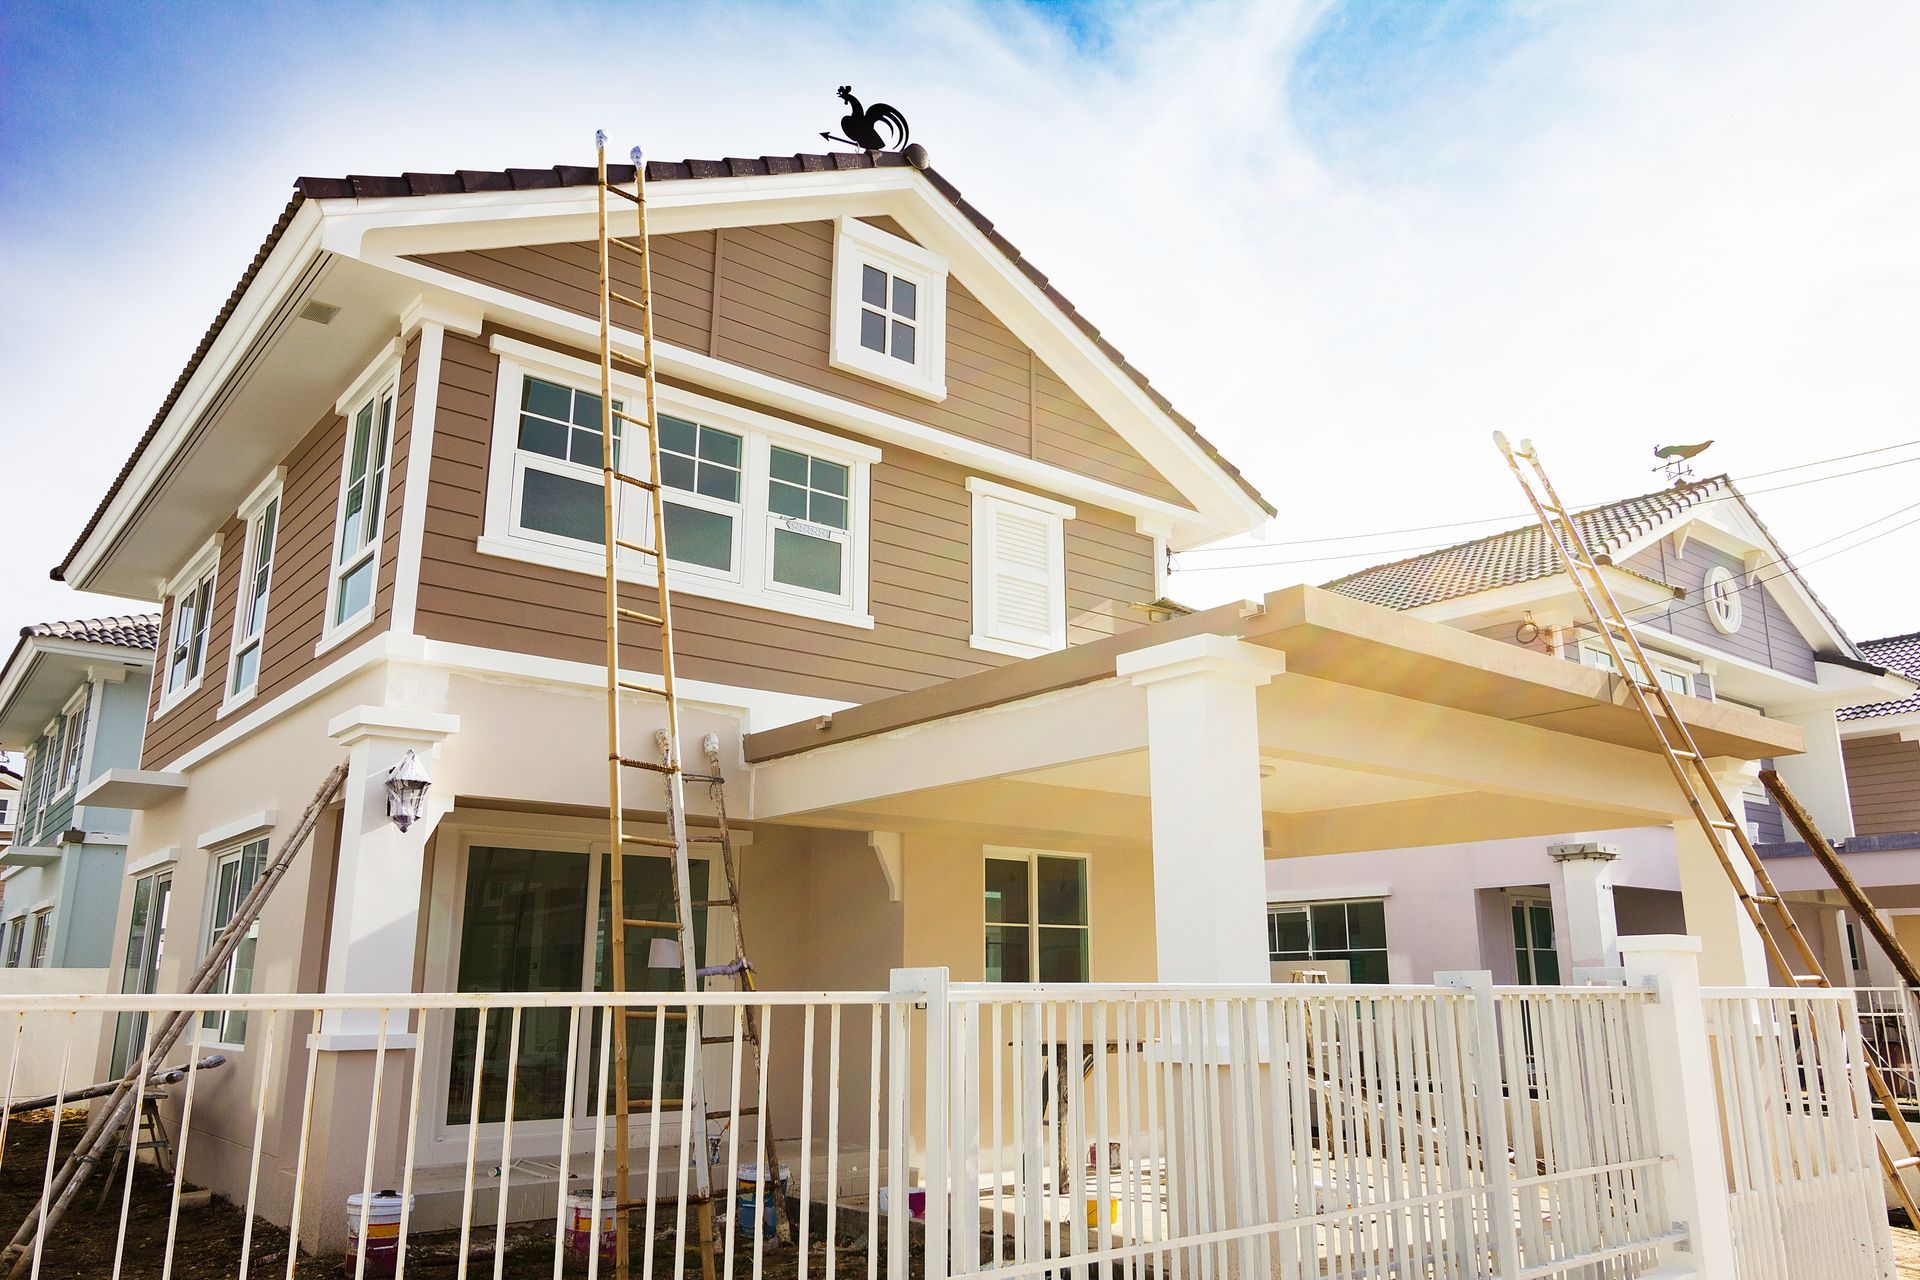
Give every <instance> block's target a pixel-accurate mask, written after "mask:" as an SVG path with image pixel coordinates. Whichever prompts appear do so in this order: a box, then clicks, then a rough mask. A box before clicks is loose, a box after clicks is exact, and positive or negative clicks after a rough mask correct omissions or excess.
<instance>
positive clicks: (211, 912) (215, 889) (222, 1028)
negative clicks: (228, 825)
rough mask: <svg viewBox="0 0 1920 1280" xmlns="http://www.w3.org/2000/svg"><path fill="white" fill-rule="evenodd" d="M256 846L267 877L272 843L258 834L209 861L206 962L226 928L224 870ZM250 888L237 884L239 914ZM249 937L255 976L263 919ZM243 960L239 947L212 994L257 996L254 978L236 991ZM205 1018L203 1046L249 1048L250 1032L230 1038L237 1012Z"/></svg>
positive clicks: (202, 942) (225, 848)
mask: <svg viewBox="0 0 1920 1280" xmlns="http://www.w3.org/2000/svg"><path fill="white" fill-rule="evenodd" d="M254 845H259V846H260V847H261V848H260V875H262V876H264V875H266V873H267V866H268V861H269V859H270V858H271V856H272V852H273V850H272V846H271V845H270V844H269V843H268V838H267V836H266V835H265V834H256V835H253V836H250V837H249V838H247V839H243V840H236V841H234V842H233V843H231V844H227V845H223V846H221V847H220V848H219V849H218V850H215V851H214V852H213V856H212V857H210V858H209V859H208V860H207V889H206V904H205V909H204V914H203V916H202V918H203V919H204V920H205V921H206V922H207V923H206V928H204V929H202V930H201V939H200V956H201V958H202V959H203V960H204V959H205V958H206V957H207V956H209V955H211V954H213V943H214V939H216V938H218V937H219V936H220V931H221V929H222V928H224V927H225V926H224V925H223V924H221V923H220V922H219V921H218V920H217V919H216V918H215V917H216V915H217V913H218V910H219V906H220V870H221V868H222V867H224V866H226V865H227V864H228V863H236V864H237V863H239V862H240V861H241V860H242V859H243V858H245V857H246V853H247V850H248V849H249V848H251V847H253V846H254ZM257 882H258V880H257V878H256V883H257ZM250 888H251V886H249V887H248V888H240V887H239V886H238V885H237V884H236V886H235V889H234V899H233V906H234V910H235V911H236V912H238V911H239V909H240V904H241V903H242V902H244V901H246V897H247V893H248V891H249V889H250ZM229 919H231V917H229ZM248 936H250V937H252V938H253V940H254V953H253V960H254V971H255V973H257V972H258V971H259V965H260V942H259V939H260V920H259V917H257V916H256V917H255V918H254V921H253V923H252V925H250V926H249V927H248ZM239 959H240V952H239V950H238V948H236V949H235V950H234V953H233V955H231V956H229V957H227V963H226V964H224V965H222V966H221V968H220V971H219V974H218V975H217V977H216V978H215V985H214V986H213V987H210V988H209V990H210V991H212V992H213V993H214V994H215V995H251V994H252V993H253V978H252V976H251V975H250V976H249V977H248V980H247V990H245V991H235V990H233V966H234V965H235V964H236V963H237V962H238V961H239ZM202 1017H203V1023H202V1029H203V1030H211V1032H212V1035H211V1039H210V1040H209V1038H208V1037H206V1036H204V1035H203V1036H202V1042H203V1043H212V1044H214V1045H216V1046H218V1047H220V1048H223V1049H244V1048H246V1033H245V1031H244V1030H243V1031H242V1032H241V1034H240V1036H238V1037H237V1038H233V1039H229V1038H228V1032H229V1031H230V1030H231V1029H232V1026H233V1021H234V1011H233V1010H227V1011H224V1012H221V1011H214V1012H209V1013H206V1014H203V1015H202ZM205 1018H212V1019H214V1025H213V1026H212V1027H211V1028H207V1027H206V1026H205V1023H204V1019H205ZM243 1026H244V1023H243Z"/></svg>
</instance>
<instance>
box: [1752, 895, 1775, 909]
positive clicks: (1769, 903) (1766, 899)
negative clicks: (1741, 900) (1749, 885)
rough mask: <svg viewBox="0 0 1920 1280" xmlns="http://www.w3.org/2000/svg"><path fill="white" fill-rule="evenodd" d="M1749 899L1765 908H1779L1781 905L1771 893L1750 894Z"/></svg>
mask: <svg viewBox="0 0 1920 1280" xmlns="http://www.w3.org/2000/svg"><path fill="white" fill-rule="evenodd" d="M1747 897H1749V898H1751V899H1752V900H1753V901H1754V902H1757V903H1759V904H1760V905H1761V906H1763V907H1777V906H1779V905H1780V899H1778V898H1776V897H1775V896H1774V895H1772V894H1770V893H1750V894H1748V895H1747Z"/></svg>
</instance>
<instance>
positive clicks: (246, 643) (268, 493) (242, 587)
mask: <svg viewBox="0 0 1920 1280" xmlns="http://www.w3.org/2000/svg"><path fill="white" fill-rule="evenodd" d="M286 470H287V469H286V468H285V467H275V468H274V469H273V470H272V471H270V472H268V473H267V477H266V479H264V480H262V481H261V482H260V483H259V484H258V485H257V486H255V488H254V491H253V493H252V494H251V495H250V496H249V497H248V498H247V500H246V501H245V502H243V503H241V504H240V509H239V511H238V513H237V514H238V517H239V519H240V522H241V523H242V524H244V525H245V526H246V535H245V536H246V541H245V542H244V543H242V544H241V550H240V578H239V581H238V582H236V583H235V585H234V593H233V637H232V640H231V641H230V643H229V644H228V646H227V675H226V684H225V690H226V692H225V694H224V696H223V698H222V701H221V706H220V714H221V715H225V714H226V713H227V712H229V711H231V710H232V709H233V708H235V707H237V706H240V705H241V704H242V703H245V702H249V701H251V700H252V698H253V695H254V694H255V693H256V692H257V691H258V690H259V688H260V670H261V667H262V666H264V665H265V659H266V656H267V654H266V649H267V611H268V610H269V609H270V608H271V607H272V603H273V571H274V569H275V568H276V567H277V564H276V561H277V560H278V556H277V554H276V553H277V551H278V549H279V545H280V526H281V523H282V521H281V517H282V516H284V515H285V514H286V510H285V506H284V504H283V503H282V502H281V495H282V492H283V489H284V484H283V482H284V480H285V478H286ZM268 508H272V510H273V513H274V518H273V541H272V542H271V543H270V544H269V545H268V546H267V548H266V562H267V573H266V581H265V582H264V583H263V584H262V585H261V588H260V628H259V630H258V631H257V632H255V631H252V630H249V629H248V627H247V621H248V614H249V613H251V612H252V610H250V609H249V608H248V605H249V604H251V603H252V601H251V598H250V597H251V594H252V591H253V580H254V578H255V577H256V576H257V575H258V573H259V570H260V564H259V556H260V550H261V549H260V546H259V541H260V522H261V521H262V520H264V519H265V518H266V514H267V510H268ZM336 545H337V544H336ZM255 647H258V649H259V650H260V660H259V661H257V662H255V664H254V669H253V683H251V684H249V685H248V686H247V687H246V688H244V689H236V688H234V685H233V682H234V678H235V675H236V674H237V673H238V671H239V669H240V656H241V654H242V653H244V652H245V651H246V650H248V649H251V648H255Z"/></svg>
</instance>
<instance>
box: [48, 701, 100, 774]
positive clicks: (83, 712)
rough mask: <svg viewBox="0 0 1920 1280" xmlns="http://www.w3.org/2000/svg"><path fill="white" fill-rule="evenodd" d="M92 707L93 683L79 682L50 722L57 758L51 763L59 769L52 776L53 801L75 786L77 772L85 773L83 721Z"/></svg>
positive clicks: (84, 729) (85, 740)
mask: <svg viewBox="0 0 1920 1280" xmlns="http://www.w3.org/2000/svg"><path fill="white" fill-rule="evenodd" d="M92 709H93V685H92V684H91V683H89V684H83V685H81V686H80V688H79V689H78V690H76V691H75V692H74V694H73V696H72V697H70V698H68V699H67V705H66V706H64V707H62V708H61V710H60V718H59V719H58V720H56V721H54V723H55V724H57V725H58V726H59V727H60V758H59V759H58V760H57V761H56V762H55V764H56V766H57V768H58V770H59V772H58V773H57V774H56V775H55V777H54V792H53V798H54V799H56V800H57V799H59V798H61V797H63V796H65V795H67V794H68V793H69V792H71V791H73V790H74V789H75V788H76V787H78V786H79V785H80V775H81V774H83V773H84V772H86V758H85V757H86V744H87V721H88V719H89V718H90V717H89V715H88V712H90V711H91V710H92Z"/></svg>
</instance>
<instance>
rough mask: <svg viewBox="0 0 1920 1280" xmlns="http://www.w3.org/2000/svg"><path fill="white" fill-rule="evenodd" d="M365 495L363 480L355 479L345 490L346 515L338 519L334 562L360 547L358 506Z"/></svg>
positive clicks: (362, 501) (364, 499)
mask: <svg viewBox="0 0 1920 1280" xmlns="http://www.w3.org/2000/svg"><path fill="white" fill-rule="evenodd" d="M366 497H367V486H366V482H365V481H364V480H360V481H355V482H354V485H353V487H352V488H351V489H349V490H347V500H346V503H345V509H346V515H345V517H344V518H343V519H342V520H341V521H340V550H339V552H338V554H337V555H336V556H335V557H334V559H335V562H336V563H338V562H339V561H341V560H344V559H346V558H347V557H348V556H349V555H351V554H352V553H353V552H355V551H358V550H359V549H360V523H361V521H360V507H361V505H362V504H363V503H364V502H365V501H366Z"/></svg>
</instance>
